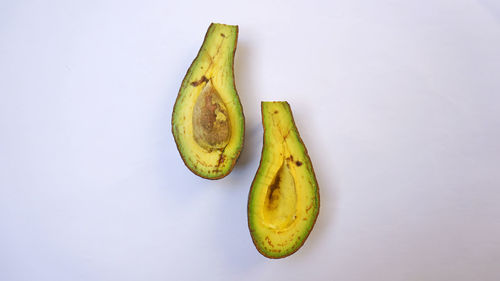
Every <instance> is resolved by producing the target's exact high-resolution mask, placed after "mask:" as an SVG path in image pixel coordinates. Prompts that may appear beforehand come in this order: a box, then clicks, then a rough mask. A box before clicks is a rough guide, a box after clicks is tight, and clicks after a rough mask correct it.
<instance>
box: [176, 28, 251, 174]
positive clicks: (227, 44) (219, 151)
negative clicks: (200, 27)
mask: <svg viewBox="0 0 500 281" xmlns="http://www.w3.org/2000/svg"><path fill="white" fill-rule="evenodd" d="M237 40H238V26H234V25H224V24H214V23H213V24H211V25H210V27H209V28H208V31H207V34H206V35H205V40H204V41H203V45H202V46H201V49H200V51H199V52H198V56H197V57H196V58H195V60H194V61H193V63H192V64H191V66H190V67H189V69H188V71H187V73H186V76H185V77H184V80H183V81H182V85H181V88H180V90H179V94H178V96H177V100H176V102H175V105H174V111H173V113H172V133H173V135H174V139H175V142H176V144H177V149H178V150H179V153H180V154H181V157H182V160H183V161H184V163H185V164H186V166H187V167H188V168H189V169H190V170H191V171H192V172H193V173H195V174H196V175H198V176H200V177H203V178H207V179H219V178H222V177H224V176H226V175H227V174H229V173H230V172H231V170H232V168H233V167H234V164H235V163H236V160H237V159H238V156H239V154H240V151H241V148H242V146H243V137H244V132H245V120H244V116H243V109H242V107H241V103H240V100H239V97H238V93H237V92H236V88H235V84H234V74H233V63H234V52H235V51H236V43H237Z"/></svg>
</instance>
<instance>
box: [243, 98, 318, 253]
mask: <svg viewBox="0 0 500 281" xmlns="http://www.w3.org/2000/svg"><path fill="white" fill-rule="evenodd" d="M261 107H262V123H263V126H264V145H263V148H262V156H261V159H260V165H259V168H258V170H257V174H256V175H255V178H254V180H253V183H252V187H251V189H250V194H249V196H248V226H249V229H250V234H251V236H252V240H253V243H254V244H255V247H256V248H257V250H258V251H259V252H260V253H261V254H262V255H264V256H266V257H268V258H283V257H286V256H289V255H291V254H293V253H294V252H295V251H297V250H298V249H299V248H300V247H301V246H302V245H303V244H304V242H305V240H306V238H307V237H308V235H309V233H310V232H311V230H312V228H313V226H314V223H315V222H316V218H317V216H318V212H319V189H318V183H317V181H316V176H315V175H314V170H313V167H312V164H311V160H310V159H309V156H308V154H307V150H306V147H305V146H304V143H303V142H302V139H301V138H300V136H299V132H298V130H297V127H296V126H295V122H294V121H293V116H292V111H291V109H290V105H289V104H288V103H287V102H262V103H261Z"/></svg>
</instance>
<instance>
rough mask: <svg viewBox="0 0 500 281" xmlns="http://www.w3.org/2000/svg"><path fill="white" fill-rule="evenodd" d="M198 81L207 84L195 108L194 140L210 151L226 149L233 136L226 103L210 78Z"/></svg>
mask: <svg viewBox="0 0 500 281" xmlns="http://www.w3.org/2000/svg"><path fill="white" fill-rule="evenodd" d="M203 78H204V79H203ZM197 82H200V83H199V84H201V83H205V82H206V84H205V86H204V87H203V90H202V91H201V93H200V94H199V96H198V98H197V100H196V103H195V105H194V108H193V137H194V140H195V141H196V143H197V144H198V145H199V146H201V147H202V148H203V149H205V150H207V151H209V152H211V151H213V150H217V149H224V148H225V147H226V146H227V144H228V143H229V139H230V138H231V125H230V120H229V115H228V112H227V108H226V105H225V104H224V102H223V101H222V99H221V97H220V95H219V93H218V92H217V90H216V89H215V88H214V86H213V85H212V82H211V81H210V80H209V79H207V78H206V77H205V76H202V78H201V79H200V80H199V81H197Z"/></svg>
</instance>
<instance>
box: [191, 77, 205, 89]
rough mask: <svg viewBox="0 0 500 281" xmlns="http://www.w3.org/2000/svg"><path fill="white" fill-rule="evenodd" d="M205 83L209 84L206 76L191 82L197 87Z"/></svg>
mask: <svg viewBox="0 0 500 281" xmlns="http://www.w3.org/2000/svg"><path fill="white" fill-rule="evenodd" d="M205 82H208V79H207V77H205V75H203V76H201V78H200V80H198V81H193V82H191V86H194V87H197V86H198V85H200V84H201V83H205Z"/></svg>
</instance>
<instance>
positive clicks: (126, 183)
mask: <svg viewBox="0 0 500 281" xmlns="http://www.w3.org/2000/svg"><path fill="white" fill-rule="evenodd" d="M212 21H213V22H222V23H228V24H238V25H239V26H240V37H239V42H238V49H237V51H236V59H235V75H236V85H237V89H238V91H239V94H240V98H241V102H242V104H243V108H244V112H245V116H246V137H245V146H244V149H243V151H242V154H241V157H240V160H239V162H238V163H237V165H236V167H235V169H234V171H233V172H232V173H231V174H230V175H229V176H227V177H226V178H224V179H222V180H218V181H209V180H204V179H201V178H199V177H197V176H195V175H193V174H192V173H191V172H190V171H189V170H188V169H187V168H186V167H185V166H184V164H183V162H182V161H181V158H180V157H179V154H178V152H177V150H176V147H175V144H174V140H173V137H172V135H171V132H170V130H171V126H170V117H171V111H172V107H173V104H174V101H175V97H176V95H177V92H178V89H179V86H180V83H181V80H182V78H183V77H184V74H185V72H186V70H187V68H188V66H189V65H190V63H191V61H192V60H193V59H194V57H195V55H196V53H197V51H198V49H199V47H200V46H201V43H202V39H203V36H204V34H205V31H206V29H207V28H208V25H209V24H210V22H212ZM261 100H267V101H269V100H287V101H289V103H290V104H291V107H292V110H293V112H294V115H295V120H296V122H297V126H298V128H299V131H300V132H301V135H302V138H303V139H304V142H305V144H306V146H307V148H308V149H309V154H310V156H311V159H312V161H313V164H314V168H315V170H316V175H317V178H318V182H319V185H320V192H321V210H320V215H319V218H318V221H317V224H316V226H315V228H314V229H313V231H312V233H311V235H310V237H309V239H308V240H307V241H306V243H305V245H304V246H303V247H302V248H301V249H300V250H299V251H298V252H297V253H296V254H294V255H292V256H290V257H288V258H286V259H282V260H268V259H266V258H264V257H262V256H261V255H260V254H259V253H258V252H257V251H256V250H255V248H254V246H253V244H252V242H251V239H250V235H249V232H248V229H247V221H246V204H247V195H248V191H249V187H250V183H251V181H252V179H253V176H254V174H255V171H256V169H257V166H258V162H259V159H260V151H261V148H262V128H261V121H260V101H261ZM499 164H500V3H499V2H498V1H497V0H483V1H472V0H468V1H465V0H455V1H452V0H448V1H445V0H432V1H422V0H419V1H388V0H380V1H359V0H346V1H256V0H254V1H248V3H240V2H239V1H234V0H231V1H217V0H215V1H214V0H210V1H199V2H191V3H190V2H188V1H175V2H173V1H168V0H161V1H135V2H132V1H121V0H120V1H119V0H117V1H15V0H11V1H5V0H4V1H1V2H0V280H2V281H18V280H30V281H32V280H37V281H39V280H50V281H54V280H64V281H66V280H72V281H75V280H103V281H104V280H106V281H108V280H151V281H154V280H342V281H344V280H346V281H351V280H360V281H361V280H363V281H365V280H370V281H376V280H380V281H392V280H394V281H400V280H418V281H421V280H426V281H428V280H460V281H462V280H463V281H465V280H481V281H493V280H499V276H500V269H499V265H500V238H499V237H500V171H499Z"/></svg>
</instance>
